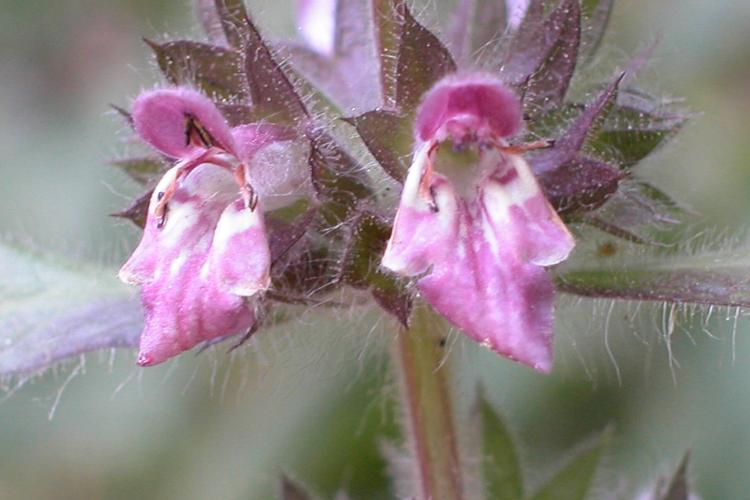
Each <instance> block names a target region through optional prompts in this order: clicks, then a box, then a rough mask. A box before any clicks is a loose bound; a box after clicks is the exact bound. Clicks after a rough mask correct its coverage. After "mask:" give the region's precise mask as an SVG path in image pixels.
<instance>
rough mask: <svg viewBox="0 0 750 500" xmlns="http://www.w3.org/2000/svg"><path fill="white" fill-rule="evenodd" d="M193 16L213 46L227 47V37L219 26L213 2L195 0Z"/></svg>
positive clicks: (219, 20) (217, 13)
mask: <svg viewBox="0 0 750 500" xmlns="http://www.w3.org/2000/svg"><path fill="white" fill-rule="evenodd" d="M194 4H195V5H194V8H195V15H196V17H197V18H198V21H199V22H200V23H201V26H202V27H203V31H204V32H205V33H206V36H208V39H209V41H211V43H213V44H215V45H221V46H225V47H226V46H227V45H228V42H227V37H226V35H225V34H224V27H223V26H222V24H221V18H220V17H219V12H218V11H217V10H216V2H215V0H195V2H194Z"/></svg>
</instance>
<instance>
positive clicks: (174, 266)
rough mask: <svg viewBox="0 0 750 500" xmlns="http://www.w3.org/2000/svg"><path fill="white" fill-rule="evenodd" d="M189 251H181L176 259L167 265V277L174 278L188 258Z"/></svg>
mask: <svg viewBox="0 0 750 500" xmlns="http://www.w3.org/2000/svg"><path fill="white" fill-rule="evenodd" d="M190 253H191V251H190V250H182V251H181V252H180V254H179V255H178V256H177V258H176V259H174V260H173V261H172V263H171V264H170V265H169V277H170V278H172V279H173V278H175V277H176V276H177V275H178V274H180V270H181V269H182V267H183V266H184V265H185V263H186V262H187V260H188V257H190Z"/></svg>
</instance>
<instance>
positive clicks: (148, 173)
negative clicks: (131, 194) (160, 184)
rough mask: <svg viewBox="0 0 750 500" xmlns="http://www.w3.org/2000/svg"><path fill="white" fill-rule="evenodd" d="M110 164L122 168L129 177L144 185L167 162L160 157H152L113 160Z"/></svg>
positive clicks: (156, 174)
mask: <svg viewBox="0 0 750 500" xmlns="http://www.w3.org/2000/svg"><path fill="white" fill-rule="evenodd" d="M112 165H114V166H115V167H117V168H120V169H122V170H123V172H125V173H126V174H127V175H128V176H130V178H131V179H133V180H134V181H136V182H137V183H139V184H141V185H146V184H148V183H149V182H151V181H152V180H154V179H155V178H156V177H157V176H158V175H160V174H161V173H163V172H164V169H165V168H166V167H167V164H166V163H164V161H162V159H161V158H154V157H142V158H127V159H123V160H115V161H113V162H112Z"/></svg>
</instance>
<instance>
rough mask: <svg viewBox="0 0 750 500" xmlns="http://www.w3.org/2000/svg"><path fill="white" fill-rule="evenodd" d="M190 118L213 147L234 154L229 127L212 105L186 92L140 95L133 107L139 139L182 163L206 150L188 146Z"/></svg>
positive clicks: (182, 89)
mask: <svg viewBox="0 0 750 500" xmlns="http://www.w3.org/2000/svg"><path fill="white" fill-rule="evenodd" d="M191 116H192V117H193V118H194V119H195V120H197V121H198V122H199V124H200V125H201V126H202V127H203V128H204V129H205V130H206V131H207V132H208V134H209V135H210V136H211V137H212V138H213V140H214V141H215V144H214V145H215V146H217V147H219V148H221V149H223V150H224V151H227V152H229V153H232V154H234V151H235V147H234V141H233V139H232V134H231V131H230V129H229V125H228V124H227V122H226V120H225V119H224V117H223V116H222V114H221V112H220V111H219V110H218V109H217V108H216V106H215V105H214V103H213V102H211V100H210V99H209V98H207V97H206V96H204V95H203V94H201V93H199V92H196V91H194V90H191V89H188V88H170V89H158V90H151V91H148V92H143V93H142V94H141V95H139V96H138V98H137V99H136V100H135V103H134V104H133V123H134V125H135V129H136V131H137V132H138V134H139V135H140V136H141V138H142V139H143V140H144V141H146V142H147V143H149V144H151V145H152V146H153V147H154V148H156V149H158V150H159V151H161V152H162V153H164V154H165V155H167V156H171V157H173V158H180V159H185V158H188V157H190V156H191V155H193V154H195V153H196V150H200V149H205V148H202V147H200V146H196V145H193V144H189V143H188V140H187V133H186V132H187V123H188V118H189V117H191Z"/></svg>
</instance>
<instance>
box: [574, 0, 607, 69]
mask: <svg viewBox="0 0 750 500" xmlns="http://www.w3.org/2000/svg"><path fill="white" fill-rule="evenodd" d="M613 5H614V0H582V1H581V14H582V18H583V22H582V29H581V49H580V51H579V52H580V59H581V61H583V62H586V61H589V60H591V58H593V57H594V55H595V54H596V51H597V49H599V45H601V41H602V38H603V37H604V33H605V32H606V30H607V24H609V17H610V15H611V14H612V6H613Z"/></svg>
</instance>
